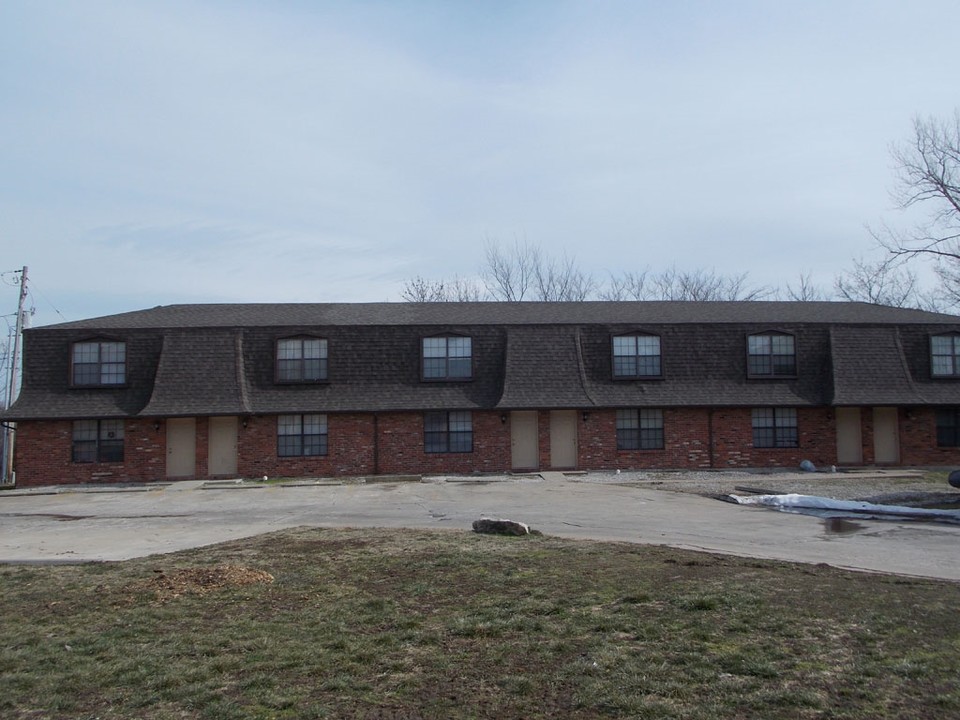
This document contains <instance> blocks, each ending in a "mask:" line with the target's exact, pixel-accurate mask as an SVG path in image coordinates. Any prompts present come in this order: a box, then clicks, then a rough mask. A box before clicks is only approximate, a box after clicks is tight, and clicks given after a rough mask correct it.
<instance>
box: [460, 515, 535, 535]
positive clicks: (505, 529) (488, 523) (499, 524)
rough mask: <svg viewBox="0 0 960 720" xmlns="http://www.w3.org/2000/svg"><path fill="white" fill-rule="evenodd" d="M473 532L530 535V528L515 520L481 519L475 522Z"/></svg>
mask: <svg viewBox="0 0 960 720" xmlns="http://www.w3.org/2000/svg"><path fill="white" fill-rule="evenodd" d="M473 531H474V532H476V533H483V534H484V535H529V534H530V526H529V525H527V524H526V523H522V522H516V521H514V520H495V519H493V518H480V519H479V520H474V521H473Z"/></svg>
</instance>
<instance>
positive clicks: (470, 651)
mask: <svg viewBox="0 0 960 720" xmlns="http://www.w3.org/2000/svg"><path fill="white" fill-rule="evenodd" d="M0 603H2V608H3V610H2V612H0V638H2V641H0V717H4V718H39V717H43V718H94V717H97V718H131V717H136V718H146V719H157V720H159V719H166V718H171V719H172V718H210V719H217V720H220V719H224V720H226V719H230V718H238V719H239V718H308V717H309V718H384V719H387V718H488V717H490V718H493V717H496V718H557V717H564V718H610V717H624V718H685V719H693V720H697V719H701V718H702V719H703V720H706V719H707V718H717V717H763V718H767V719H773V720H776V719H777V718H827V717H829V718H837V719H840V718H862V719H866V718H871V719H874V718H930V717H958V716H960V692H958V690H957V682H956V678H957V677H958V676H960V587H958V586H957V585H956V584H952V583H946V582H934V581H924V580H908V579H903V578H896V577H888V576H878V575H866V574H856V573H850V572H844V571H840V570H835V569H832V568H829V567H819V566H817V567H813V566H806V565H790V564H786V563H777V562H762V561H756V560H748V559H737V558H731V557H720V556H711V555H705V554H697V553H691V552H683V551H678V550H670V549H665V548H653V547H645V546H638V545H626V544H607V543H597V542H574V541H566V540H559V539H555V538H547V537H535V538H524V539H516V538H499V537H491V536H481V535H475V534H473V533H460V532H445V533H444V532H427V531H420V530H397V531H394V530H391V531H386V530H319V529H298V530H291V531H284V532H279V533H275V534H271V535H265V536H261V537H257V538H251V539H246V540H242V541H236V542H231V543H227V544H224V545H219V546H215V547H208V548H202V549H198V550H192V551H188V552H182V553H176V554H172V555H165V556H159V557H152V558H146V559H142V560H133V561H128V562H122V563H115V564H89V565H74V566H0Z"/></svg>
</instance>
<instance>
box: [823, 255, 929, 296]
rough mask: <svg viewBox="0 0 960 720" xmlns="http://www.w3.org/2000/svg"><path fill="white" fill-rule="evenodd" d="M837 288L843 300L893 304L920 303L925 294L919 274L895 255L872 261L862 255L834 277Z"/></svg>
mask: <svg viewBox="0 0 960 720" xmlns="http://www.w3.org/2000/svg"><path fill="white" fill-rule="evenodd" d="M834 288H835V289H836V291H837V295H839V296H840V297H841V298H843V299H844V300H850V301H851V302H867V303H873V304H875V305H891V306H893V307H919V306H920V305H921V304H922V298H921V295H920V292H919V287H918V285H917V275H916V273H914V272H913V271H912V270H910V269H909V268H907V267H904V266H903V263H901V262H897V260H896V259H894V258H890V259H887V260H878V261H876V262H869V261H867V260H864V259H863V258H860V259H858V260H854V261H853V268H851V269H850V270H849V271H847V272H846V273H844V274H842V275H838V276H837V277H836V279H835V280H834Z"/></svg>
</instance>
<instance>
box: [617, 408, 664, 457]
mask: <svg viewBox="0 0 960 720" xmlns="http://www.w3.org/2000/svg"><path fill="white" fill-rule="evenodd" d="M662 449H663V411H662V410H657V409H650V408H645V409H642V410H617V450H662Z"/></svg>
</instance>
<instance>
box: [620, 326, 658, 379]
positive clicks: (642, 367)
mask: <svg viewBox="0 0 960 720" xmlns="http://www.w3.org/2000/svg"><path fill="white" fill-rule="evenodd" d="M660 375H661V370H660V338H659V337H657V336H656V335H618V336H616V337H614V338H613V376H614V377H659V376H660Z"/></svg>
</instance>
